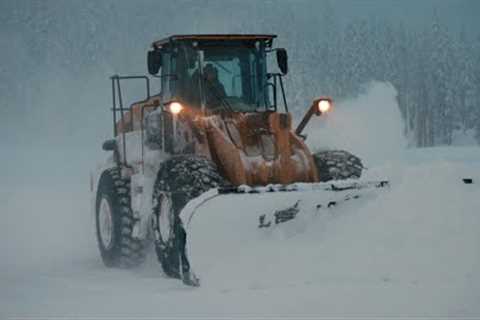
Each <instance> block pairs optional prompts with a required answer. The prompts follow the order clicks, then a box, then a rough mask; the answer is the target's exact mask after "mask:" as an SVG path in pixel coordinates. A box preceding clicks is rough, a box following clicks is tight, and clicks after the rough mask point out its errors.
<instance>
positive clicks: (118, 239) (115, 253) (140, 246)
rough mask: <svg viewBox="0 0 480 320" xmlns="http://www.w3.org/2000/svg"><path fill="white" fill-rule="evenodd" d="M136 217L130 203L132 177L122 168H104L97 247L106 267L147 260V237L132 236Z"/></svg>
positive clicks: (97, 216) (98, 203)
mask: <svg viewBox="0 0 480 320" xmlns="http://www.w3.org/2000/svg"><path fill="white" fill-rule="evenodd" d="M134 222H135V219H134V217H133V212H132V210H131V207H130V180H128V179H123V178H122V177H121V174H120V169H119V168H112V169H108V170H105V171H104V172H103V174H102V176H101V178H100V181H99V185H98V190H97V199H96V206H95V225H96V234H97V241H98V248H99V249H100V255H101V257H102V261H103V263H104V264H105V266H107V267H121V268H131V267H135V266H138V265H140V264H141V263H142V262H143V261H144V260H145V256H146V254H145V251H146V244H145V241H142V240H140V239H136V238H134V237H133V236H132V230H133V225H134Z"/></svg>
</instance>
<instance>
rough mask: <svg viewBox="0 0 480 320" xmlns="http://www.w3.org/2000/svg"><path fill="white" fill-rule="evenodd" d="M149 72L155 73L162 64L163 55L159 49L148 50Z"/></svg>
mask: <svg viewBox="0 0 480 320" xmlns="http://www.w3.org/2000/svg"><path fill="white" fill-rule="evenodd" d="M147 65H148V73H150V74H151V75H155V74H157V73H158V70H160V67H161V66H162V55H161V54H160V51H158V50H152V51H148V55H147Z"/></svg>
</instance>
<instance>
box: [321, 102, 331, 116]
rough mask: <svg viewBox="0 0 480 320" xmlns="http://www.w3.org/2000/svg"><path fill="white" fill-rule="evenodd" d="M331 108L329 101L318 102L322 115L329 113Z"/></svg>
mask: <svg viewBox="0 0 480 320" xmlns="http://www.w3.org/2000/svg"><path fill="white" fill-rule="evenodd" d="M330 107H331V104H330V101H328V100H320V101H318V110H319V111H320V112H321V113H325V112H327V111H328V110H330Z"/></svg>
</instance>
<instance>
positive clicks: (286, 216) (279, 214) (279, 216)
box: [273, 200, 300, 224]
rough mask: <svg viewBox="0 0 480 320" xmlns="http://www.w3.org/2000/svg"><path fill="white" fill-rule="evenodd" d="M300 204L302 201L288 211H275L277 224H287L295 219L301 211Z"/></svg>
mask: <svg viewBox="0 0 480 320" xmlns="http://www.w3.org/2000/svg"><path fill="white" fill-rule="evenodd" d="M299 203H300V200H298V201H297V202H296V203H295V204H294V205H293V206H291V207H289V208H287V209H283V210H278V211H275V213H274V214H273V216H274V217H275V224H279V223H282V222H287V221H289V220H292V219H294V218H295V216H296V215H297V213H298V211H300V209H298V204H299Z"/></svg>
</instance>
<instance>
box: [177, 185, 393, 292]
mask: <svg viewBox="0 0 480 320" xmlns="http://www.w3.org/2000/svg"><path fill="white" fill-rule="evenodd" d="M388 186H389V182H388V181H369V182H362V181H355V182H352V181H351V180H350V181H345V182H333V183H330V182H327V183H296V184H292V185H270V186H265V187H253V188H252V187H247V186H240V187H230V188H219V189H212V190H210V191H208V192H205V193H204V194H202V195H201V196H199V197H198V198H195V199H193V200H191V201H190V202H189V203H188V204H187V206H186V207H185V208H184V209H183V210H182V212H181V213H180V218H181V220H182V223H183V226H184V228H185V231H186V234H187V244H186V256H187V257H188V260H189V263H190V266H191V270H192V271H194V272H195V273H193V272H192V274H195V275H196V276H198V277H199V278H201V279H202V283H203V284H206V283H212V282H215V281H216V279H222V278H223V279H224V278H225V277H218V276H217V275H218V273H222V272H230V271H229V270H228V269H226V268H227V266H229V265H230V266H231V265H232V263H234V265H235V263H245V262H242V261H236V260H235V259H236V257H237V254H236V252H241V251H243V250H248V248H252V247H253V248H255V251H256V252H257V254H259V252H258V250H260V252H261V248H262V246H264V244H266V243H269V242H271V241H275V242H278V241H279V242H281V241H284V240H286V239H288V238H289V237H293V236H295V235H297V234H301V233H302V232H303V231H304V230H305V229H306V228H308V227H309V225H311V224H312V223H313V222H315V219H316V218H318V217H320V216H322V215H324V214H327V215H332V214H337V213H338V214H341V213H342V210H349V208H350V209H351V208H352V206H355V203H358V202H357V201H352V200H363V202H362V203H365V201H368V199H372V198H375V197H376V196H377V194H378V193H379V189H384V188H385V187H388ZM343 208H345V209H343ZM265 248H267V247H266V246H265ZM252 261H253V262H252V263H251V264H254V261H255V253H254V254H253V256H252ZM250 267H251V266H250Z"/></svg>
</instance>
